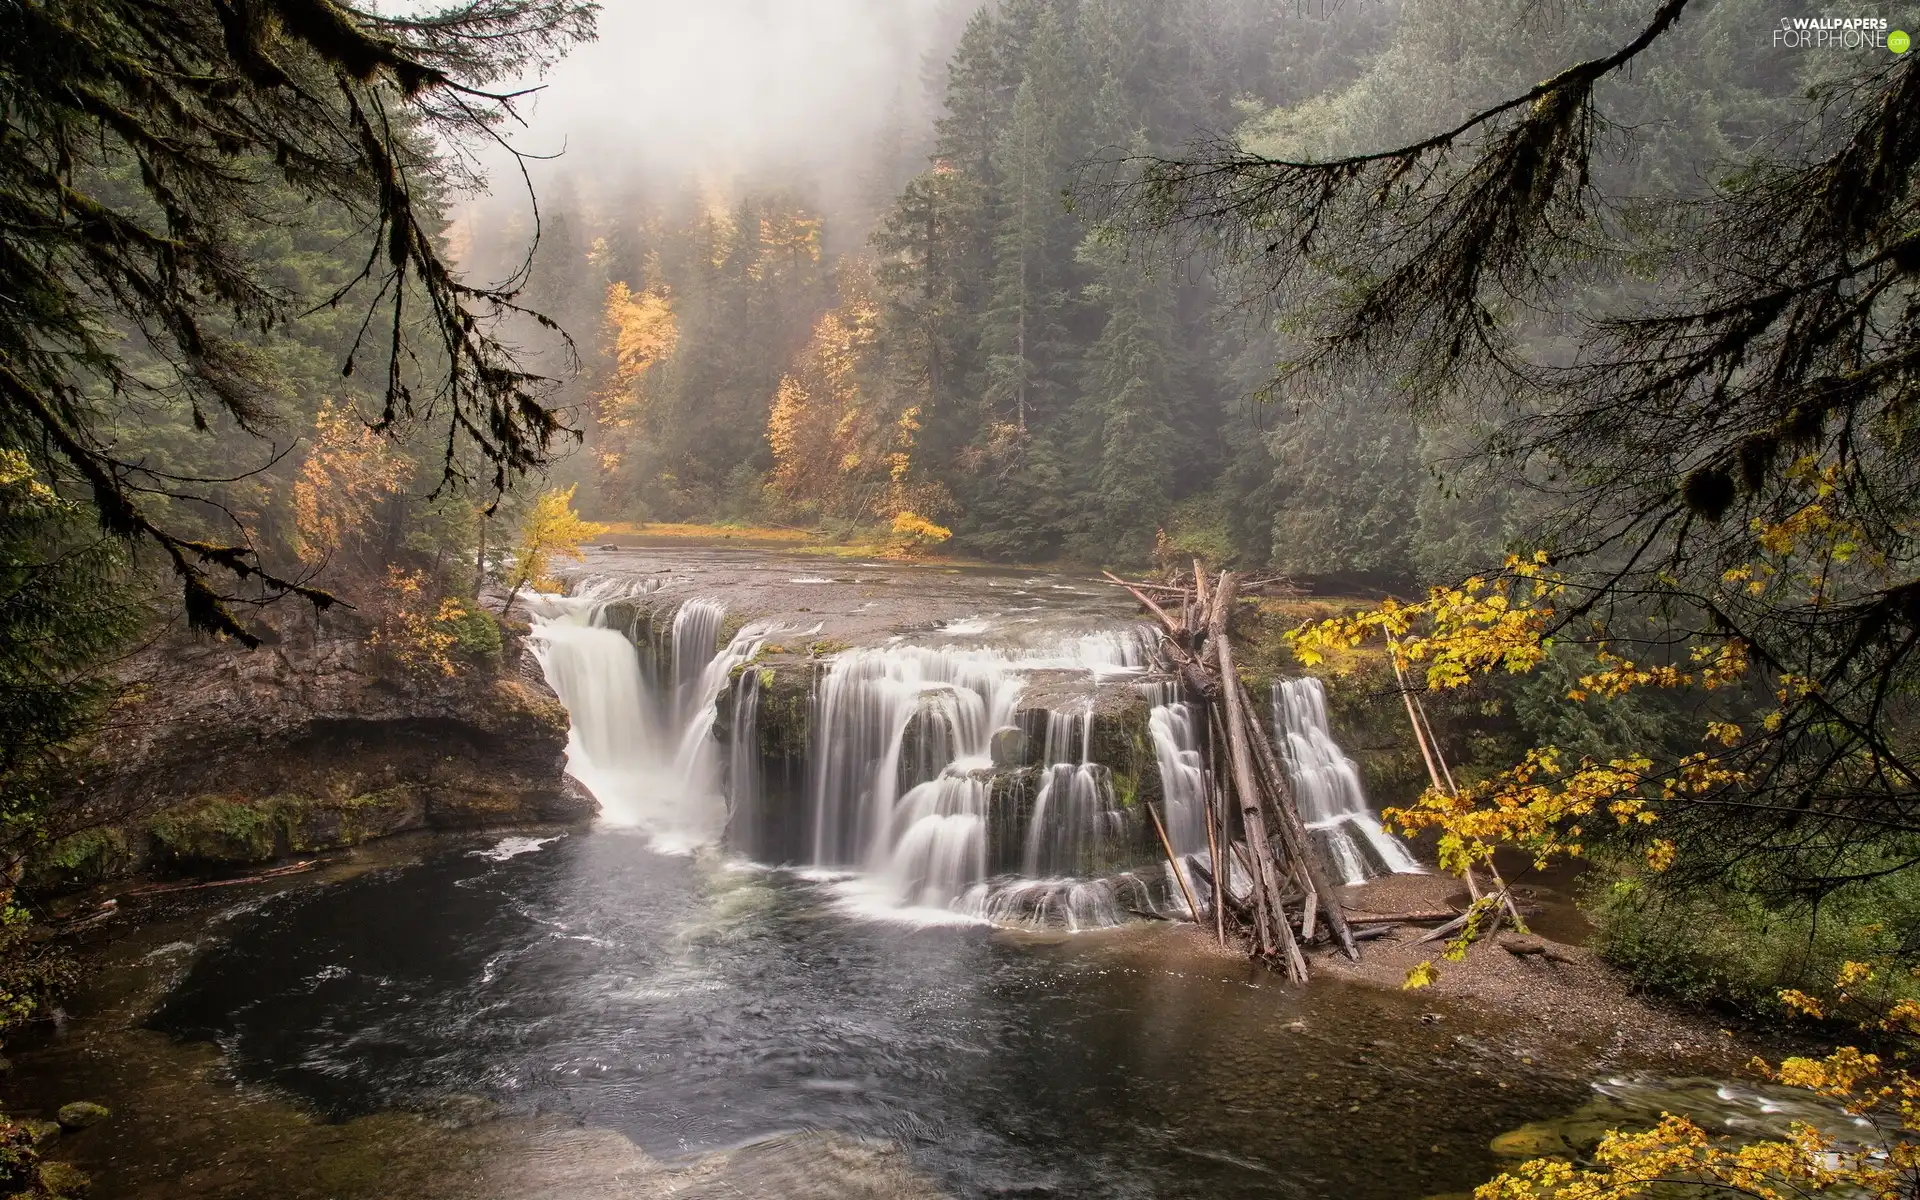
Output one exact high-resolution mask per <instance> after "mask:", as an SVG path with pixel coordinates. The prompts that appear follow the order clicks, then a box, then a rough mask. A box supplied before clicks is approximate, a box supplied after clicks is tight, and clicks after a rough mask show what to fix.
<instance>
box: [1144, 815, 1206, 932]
mask: <svg viewBox="0 0 1920 1200" xmlns="http://www.w3.org/2000/svg"><path fill="white" fill-rule="evenodd" d="M1147 815H1148V816H1150V817H1152V818H1153V831H1154V832H1155V833H1157V834H1159V835H1160V847H1161V849H1163V850H1165V851H1166V852H1167V865H1168V866H1169V867H1171V868H1173V880H1174V882H1175V883H1178V884H1179V885H1180V894H1181V895H1182V896H1184V897H1186V901H1187V911H1188V912H1190V913H1192V914H1193V923H1194V924H1195V925H1198V924H1199V923H1200V906H1199V905H1198V904H1195V903H1194V901H1193V889H1192V888H1190V887H1188V886H1187V876H1186V873H1185V872H1183V871H1182V870H1181V869H1180V857H1179V855H1177V854H1175V853H1174V852H1173V842H1172V841H1171V840H1170V839H1169V838H1168V837H1167V827H1166V826H1165V825H1162V824H1161V823H1160V813H1159V810H1157V809H1155V808H1154V807H1153V805H1152V804H1151V803H1149V804H1148V805H1147Z"/></svg>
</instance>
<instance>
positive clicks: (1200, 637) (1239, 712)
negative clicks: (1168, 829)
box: [1107, 561, 1360, 982]
mask: <svg viewBox="0 0 1920 1200" xmlns="http://www.w3.org/2000/svg"><path fill="white" fill-rule="evenodd" d="M1107 579H1108V581H1109V582H1112V583H1115V584H1118V585H1119V586H1121V587H1124V588H1126V589H1127V590H1128V591H1129V592H1131V593H1132V594H1133V597H1134V599H1136V600H1138V601H1139V602H1140V605H1141V607H1142V608H1144V609H1145V610H1146V611H1147V612H1149V613H1152V614H1153V616H1154V617H1155V619H1157V620H1158V621H1159V623H1160V630H1159V633H1160V638H1159V644H1160V654H1161V657H1162V658H1163V659H1164V660H1165V662H1166V665H1167V667H1168V669H1169V670H1171V671H1172V672H1173V673H1175V674H1176V675H1178V676H1179V678H1180V680H1181V683H1182V685H1183V686H1182V690H1183V691H1184V692H1185V693H1186V697H1187V699H1188V700H1189V701H1192V702H1196V703H1197V704H1198V705H1199V706H1200V708H1201V709H1202V711H1205V712H1206V713H1207V714H1208V721H1207V727H1208V730H1209V733H1210V735H1211V736H1209V737H1207V739H1206V755H1205V756H1206V760H1207V761H1206V763H1205V767H1206V770H1205V779H1206V781H1207V785H1208V788H1209V789H1210V801H1211V802H1210V803H1209V804H1208V805H1207V814H1206V818H1207V820H1206V824H1207V844H1208V846H1209V847H1210V854H1209V858H1210V860H1211V863H1210V864H1209V866H1208V867H1203V866H1201V864H1200V863H1199V862H1198V860H1197V858H1195V859H1189V860H1188V862H1187V863H1186V864H1185V866H1186V868H1187V869H1186V870H1182V869H1181V867H1182V864H1181V863H1180V862H1179V860H1178V859H1176V858H1175V856H1174V852H1173V846H1172V845H1171V843H1169V842H1167V840H1166V835H1165V831H1164V827H1163V828H1162V832H1161V840H1162V843H1163V845H1165V847H1166V851H1167V857H1168V860H1169V862H1170V863H1171V864H1172V865H1173V868H1174V872H1173V873H1174V877H1175V878H1176V879H1178V880H1179V881H1180V885H1181V890H1182V892H1183V893H1184V894H1185V896H1184V898H1185V900H1186V902H1187V906H1188V909H1189V911H1190V912H1191V913H1192V914H1193V917H1194V919H1195V920H1196V921H1204V920H1205V917H1204V915H1203V914H1206V913H1210V914H1211V919H1212V924H1213V926H1214V931H1215V935H1216V936H1217V937H1218V938H1219V940H1220V942H1221V943H1222V944H1223V945H1224V944H1225V942H1226V939H1227V934H1228V932H1229V926H1230V923H1231V927H1232V929H1233V930H1234V931H1235V932H1244V934H1245V935H1246V937H1247V940H1248V943H1249V944H1250V946H1251V949H1252V953H1253V956H1254V957H1255V958H1258V959H1261V960H1263V961H1265V962H1267V963H1269V964H1271V965H1272V966H1273V967H1274V968H1275V969H1277V970H1281V971H1284V972H1285V973H1286V974H1287V975H1288V977H1289V978H1292V979H1294V980H1296V981H1302V982H1304V981H1305V980H1306V978H1307V960H1306V955H1305V954H1304V953H1303V952H1302V950H1301V947H1302V946H1303V945H1306V944H1309V943H1312V942H1313V941H1315V940H1316V939H1317V938H1322V937H1325V938H1330V939H1331V940H1332V941H1333V942H1334V943H1336V944H1337V945H1338V946H1339V947H1340V949H1341V950H1342V951H1343V952H1344V953H1345V954H1346V955H1347V957H1349V958H1351V959H1354V960H1356V961H1357V960H1358V959H1359V957H1360V954H1359V951H1358V949H1357V948H1356V946H1355V938H1354V934H1353V931H1352V930H1351V929H1350V928H1349V927H1348V922H1347V917H1346V914H1345V913H1344V912H1343V911H1342V910H1341V907H1340V897H1339V893H1338V892H1337V891H1335V890H1334V888H1333V887H1332V886H1331V885H1330V884H1329V881H1328V880H1327V878H1326V874H1325V872H1324V870H1323V869H1322V867H1321V865H1320V860H1319V856H1318V855H1317V854H1316V853H1315V851H1314V848H1313V844H1312V842H1311V841H1310V840H1309V838H1308V835H1307V830H1306V827H1305V826H1304V825H1303V824H1302V823H1301V820H1300V813H1299V810H1298V809H1297V808H1296V807H1295V806H1294V803H1293V796H1292V793H1291V792H1290V790H1289V789H1288V787H1287V778H1286V775H1285V773H1284V772H1283V771H1282V770H1281V767H1280V762H1279V756H1278V755H1277V753H1276V752H1275V750H1274V746H1273V742H1272V740H1271V739H1270V738H1269V737H1268V735H1267V731H1266V729H1265V727H1264V726H1263V724H1262V722H1261V719H1260V712H1261V709H1260V707H1259V706H1257V705H1255V704H1254V703H1253V701H1252V698H1251V697H1249V696H1248V695H1247V689H1246V687H1245V685H1243V684H1242V683H1241V682H1240V678H1239V676H1238V675H1237V674H1235V672H1234V659H1233V642H1232V638H1231V637H1230V636H1229V634H1228V620H1229V618H1230V616H1231V614H1232V612H1233V603H1234V598H1235V595H1236V594H1237V590H1238V588H1239V586H1240V584H1239V582H1238V581H1237V580H1236V579H1235V577H1234V574H1233V572H1231V571H1222V572H1221V573H1220V575H1219V577H1218V578H1217V579H1215V580H1212V581H1209V579H1208V577H1207V573H1206V572H1205V571H1204V570H1202V568H1201V566H1200V564H1199V562H1198V561H1196V562H1195V563H1194V564H1193V585H1192V586H1191V587H1184V586H1170V585H1167V584H1155V583H1137V582H1130V581H1128V580H1124V579H1121V578H1119V577H1118V576H1115V575H1112V574H1109V575H1107ZM1156 596H1157V597H1158V598H1156ZM1236 818H1237V819H1236ZM1154 821H1155V823H1156V825H1157V824H1159V822H1160V818H1159V815H1158V814H1155V815H1154ZM1223 862H1224V863H1228V864H1229V865H1230V867H1231V866H1235V865H1237V866H1238V867H1239V869H1240V872H1241V873H1242V874H1243V876H1244V878H1246V879H1248V880H1250V881H1251V883H1252V887H1251V889H1250V891H1248V892H1247V893H1246V894H1245V895H1244V896H1242V895H1236V894H1235V893H1236V891H1239V890H1240V889H1236V888H1234V887H1233V886H1232V881H1231V879H1230V876H1231V875H1232V874H1233V872H1232V871H1231V869H1229V870H1225V871H1222V870H1219V869H1217V867H1218V865H1219V864H1221V863H1223ZM1210 867H1211V868H1213V869H1209V868H1210ZM1189 875H1191V876H1192V877H1193V878H1194V879H1195V881H1196V882H1198V883H1199V884H1200V885H1201V887H1202V888H1203V889H1204V891H1205V892H1207V893H1210V894H1209V895H1206V897H1205V900H1204V902H1203V901H1202V900H1201V899H1200V898H1198V897H1196V896H1194V894H1193V892H1192V890H1191V889H1190V888H1189V887H1188V886H1187V878H1188V876H1189Z"/></svg>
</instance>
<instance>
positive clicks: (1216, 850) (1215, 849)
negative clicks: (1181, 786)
mask: <svg viewBox="0 0 1920 1200" xmlns="http://www.w3.org/2000/svg"><path fill="white" fill-rule="evenodd" d="M1202 783H1203V784H1204V783H1205V781H1204V780H1202ZM1206 793H1207V794H1206V797H1205V799H1206V801H1207V863H1208V864H1209V865H1210V866H1212V867H1213V868H1214V869H1213V870H1211V871H1209V872H1208V874H1209V875H1211V876H1212V877H1213V936H1214V938H1215V940H1216V941H1218V942H1219V943H1220V945H1222V946H1225V945H1226V944H1227V916H1226V912H1225V909H1226V893H1225V891H1224V889H1222V887H1221V885H1220V871H1219V867H1220V839H1218V838H1216V837H1214V835H1213V816H1214V813H1213V789H1212V788H1207V789H1206Z"/></svg>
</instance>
